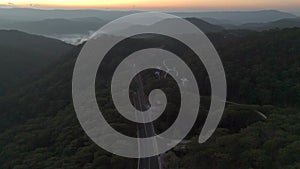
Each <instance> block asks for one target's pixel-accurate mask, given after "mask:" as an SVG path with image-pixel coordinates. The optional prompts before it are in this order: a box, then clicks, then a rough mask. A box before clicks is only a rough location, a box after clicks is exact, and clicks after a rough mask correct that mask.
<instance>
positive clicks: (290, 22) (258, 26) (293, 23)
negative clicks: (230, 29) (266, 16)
mask: <svg viewBox="0 0 300 169" xmlns="http://www.w3.org/2000/svg"><path fill="white" fill-rule="evenodd" d="M293 27H300V17H299V18H288V19H280V20H277V21H273V22H268V23H248V24H243V25H241V26H240V27H239V28H241V29H250V30H257V31H263V30H269V29H276V28H278V29H284V28H293Z"/></svg>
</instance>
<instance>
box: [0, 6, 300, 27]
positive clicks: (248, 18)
mask: <svg viewBox="0 0 300 169" xmlns="http://www.w3.org/2000/svg"><path fill="white" fill-rule="evenodd" d="M137 12H141V11H113V10H40V9H26V8H12V9H1V10H0V16H1V18H2V19H7V20H19V21H38V20H44V19H54V18H64V19H70V18H81V17H97V18H100V19H102V20H107V21H110V20H114V19H117V18H119V17H122V16H125V15H129V14H133V13H137ZM170 13H171V14H174V15H177V16H179V17H183V18H190V17H197V18H214V19H218V20H227V21H229V22H230V23H228V24H244V23H251V22H271V21H275V20H279V19H284V18H295V17H297V16H296V15H294V14H290V13H287V12H281V11H277V10H261V11H219V12H216V11H211V12H170Z"/></svg>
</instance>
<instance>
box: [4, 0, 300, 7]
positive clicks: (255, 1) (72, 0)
mask: <svg viewBox="0 0 300 169" xmlns="http://www.w3.org/2000/svg"><path fill="white" fill-rule="evenodd" d="M0 5H2V6H5V5H6V6H12V7H14V6H15V7H41V8H121V9H122V8H124V9H125V8H137V9H138V8H203V9H204V8H206V9H214V8H215V9H216V8H219V9H230V8H231V9H232V8H241V9H243V8H244V9H247V8H294V7H300V1H299V0H285V1H274V0H264V1H261V0H252V1H244V0H231V1H228V0H85V1H82V0H10V1H5V0H0Z"/></svg>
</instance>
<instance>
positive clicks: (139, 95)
mask: <svg viewBox="0 0 300 169" xmlns="http://www.w3.org/2000/svg"><path fill="white" fill-rule="evenodd" d="M136 83H137V84H138V85H137V86H138V88H137V91H136V97H135V98H136V99H135V100H134V104H135V106H136V107H137V108H139V109H140V110H141V109H144V108H145V107H147V106H148V105H147V102H146V99H147V97H146V96H145V93H144V88H143V83H142V80H141V77H140V76H139V77H138V78H137V80H136ZM137 129H138V135H139V138H148V137H152V136H155V135H156V133H155V130H154V126H153V123H141V124H137ZM149 144H155V140H154V143H153V142H151V143H149ZM154 147H155V145H154ZM147 148H148V146H146V145H142V144H139V150H140V151H147ZM156 148H157V146H156ZM138 169H162V168H161V162H160V156H153V157H149V158H140V159H139V160H138Z"/></svg>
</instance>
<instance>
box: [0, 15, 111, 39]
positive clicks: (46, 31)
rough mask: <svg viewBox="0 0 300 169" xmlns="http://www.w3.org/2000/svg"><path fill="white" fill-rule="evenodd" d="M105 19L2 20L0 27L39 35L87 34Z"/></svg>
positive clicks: (103, 22)
mask: <svg viewBox="0 0 300 169" xmlns="http://www.w3.org/2000/svg"><path fill="white" fill-rule="evenodd" d="M105 23H106V21H103V20H101V19H99V18H95V17H88V18H71V19H64V18H55V19H45V20H41V21H27V22H25V21H18V22H17V21H15V22H8V21H6V22H2V23H0V29H16V30H20V31H24V32H27V33H32V34H39V35H61V34H87V33H88V32H89V31H95V30H98V29H99V28H100V27H101V26H103V25H104V24H105Z"/></svg>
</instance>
